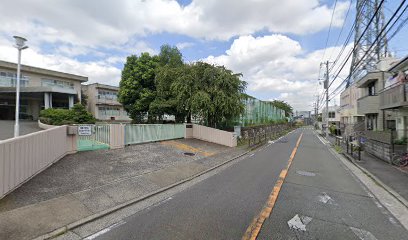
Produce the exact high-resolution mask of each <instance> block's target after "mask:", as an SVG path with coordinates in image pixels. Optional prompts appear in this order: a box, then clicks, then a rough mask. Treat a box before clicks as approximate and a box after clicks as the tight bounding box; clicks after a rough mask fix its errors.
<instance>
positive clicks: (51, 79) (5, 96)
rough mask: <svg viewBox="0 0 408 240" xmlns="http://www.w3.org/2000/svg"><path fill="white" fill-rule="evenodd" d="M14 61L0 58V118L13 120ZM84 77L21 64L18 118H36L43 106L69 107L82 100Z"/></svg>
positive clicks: (15, 67) (45, 107)
mask: <svg viewBox="0 0 408 240" xmlns="http://www.w3.org/2000/svg"><path fill="white" fill-rule="evenodd" d="M16 79H17V64H15V63H11V62H6V61H0V120H13V119H14V117H15V107H16V82H17V81H16ZM86 81H88V78H87V77H84V76H79V75H74V74H69V73H63V72H58V71H53V70H48V69H43V68H38V67H31V66H26V65H22V66H21V78H20V119H32V120H37V119H38V117H39V114H40V111H41V110H42V109H48V108H67V109H68V108H71V107H72V106H73V105H74V103H75V102H80V101H81V83H83V82H86Z"/></svg>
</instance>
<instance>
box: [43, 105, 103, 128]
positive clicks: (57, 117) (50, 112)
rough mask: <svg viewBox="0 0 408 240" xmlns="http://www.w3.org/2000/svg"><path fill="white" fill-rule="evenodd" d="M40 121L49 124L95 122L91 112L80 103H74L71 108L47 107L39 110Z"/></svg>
mask: <svg viewBox="0 0 408 240" xmlns="http://www.w3.org/2000/svg"><path fill="white" fill-rule="evenodd" d="M40 121H41V122H42V123H45V124H50V125H68V124H75V123H95V121H96V120H95V118H94V117H93V116H92V114H91V113H90V112H88V111H86V109H85V107H84V106H83V105H81V104H79V103H78V104H75V105H74V107H73V108H72V109H69V110H68V109H57V108H49V109H44V110H41V112H40Z"/></svg>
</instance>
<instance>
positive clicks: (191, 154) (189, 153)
mask: <svg viewBox="0 0 408 240" xmlns="http://www.w3.org/2000/svg"><path fill="white" fill-rule="evenodd" d="M184 155H187V156H195V153H192V152H185V153H184Z"/></svg>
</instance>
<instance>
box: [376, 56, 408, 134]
mask: <svg viewBox="0 0 408 240" xmlns="http://www.w3.org/2000/svg"><path fill="white" fill-rule="evenodd" d="M388 72H389V74H390V75H389V76H388V77H387V78H386V79H385V81H384V88H383V89H382V91H380V92H379V107H380V109H382V110H386V111H388V112H392V113H393V114H394V118H395V121H394V127H395V130H396V132H397V137H398V138H404V137H408V133H407V125H408V99H407V92H408V76H407V73H408V56H407V57H405V58H403V59H401V60H400V61H397V62H395V63H394V64H393V65H392V66H391V67H390V68H389V69H388Z"/></svg>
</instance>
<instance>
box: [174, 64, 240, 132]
mask: <svg viewBox="0 0 408 240" xmlns="http://www.w3.org/2000/svg"><path fill="white" fill-rule="evenodd" d="M241 76H242V75H241V74H234V73H233V72H232V71H231V70H228V69H226V68H225V67H223V66H214V65H211V64H208V63H204V62H196V63H194V64H191V65H185V66H184V67H183V70H182V73H181V74H179V76H178V78H176V80H175V81H174V83H173V84H172V91H173V92H174V93H175V94H176V100H177V103H178V107H179V108H178V109H179V111H185V112H186V113H187V115H188V116H190V117H191V115H193V116H195V117H197V118H198V119H203V120H205V122H206V123H207V125H208V126H211V127H217V124H220V123H221V122H224V121H227V120H230V119H232V118H235V117H237V116H239V115H240V114H241V113H242V112H243V110H244V104H243V103H242V97H243V93H244V92H245V88H246V82H245V81H242V80H241V79H240V77H241ZM190 117H189V118H188V119H190Z"/></svg>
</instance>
